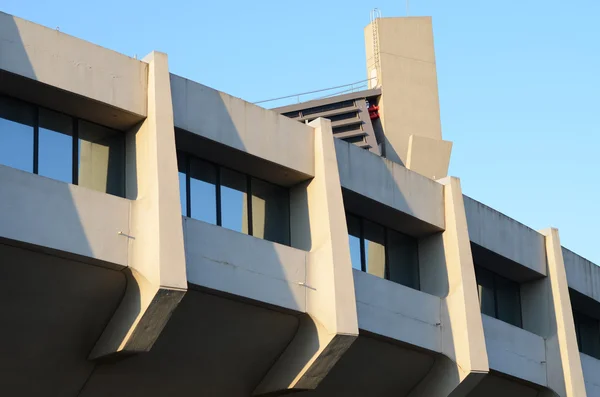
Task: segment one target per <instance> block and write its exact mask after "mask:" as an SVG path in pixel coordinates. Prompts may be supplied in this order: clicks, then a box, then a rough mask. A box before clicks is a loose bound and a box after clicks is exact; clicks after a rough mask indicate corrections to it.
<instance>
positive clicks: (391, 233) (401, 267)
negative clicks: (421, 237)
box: [387, 229, 419, 289]
mask: <svg viewBox="0 0 600 397" xmlns="http://www.w3.org/2000/svg"><path fill="white" fill-rule="evenodd" d="M387 250H388V254H387V255H388V277H389V279H390V280H391V281H394V282H396V283H399V284H402V285H406V286H407V287H411V288H414V289H419V244H418V241H417V239H416V238H414V237H411V236H407V235H406V234H402V233H399V232H397V231H395V230H391V229H388V240H387Z"/></svg>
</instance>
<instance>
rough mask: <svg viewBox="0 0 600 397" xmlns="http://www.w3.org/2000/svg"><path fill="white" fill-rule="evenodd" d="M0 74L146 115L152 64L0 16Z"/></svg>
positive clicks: (42, 27)
mask: <svg viewBox="0 0 600 397" xmlns="http://www.w3.org/2000/svg"><path fill="white" fill-rule="evenodd" d="M0 54H1V56H0V69H3V70H6V71H8V72H11V73H14V74H16V75H19V76H23V77H26V78H28V79H32V80H35V81H39V82H40V83H44V84H48V85H50V86H54V87H57V88H60V89H62V90H65V91H69V92H73V93H76V94H79V95H82V96H84V97H87V98H91V99H93V100H96V101H99V102H103V103H106V104H109V105H111V106H114V107H117V108H120V109H124V110H126V111H128V112H131V113H134V114H137V115H141V116H145V115H146V105H147V104H146V92H147V91H146V89H147V73H148V64H147V63H145V62H141V61H139V60H136V59H133V58H130V57H128V56H125V55H122V54H119V53H117V52H114V51H111V50H108V49H106V48H102V47H100V46H97V45H95V44H92V43H88V42H86V41H84V40H81V39H78V38H75V37H73V36H69V35H67V34H64V33H61V32H60V31H58V30H56V29H49V28H46V27H44V26H41V25H37V24H34V23H32V22H29V21H26V20H23V19H21V18H17V17H13V16H12V15H9V14H5V13H2V12H0Z"/></svg>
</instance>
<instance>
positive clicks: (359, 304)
mask: <svg viewBox="0 0 600 397" xmlns="http://www.w3.org/2000/svg"><path fill="white" fill-rule="evenodd" d="M353 274H354V289H355V291H356V309H357V311H358V327H359V328H360V329H361V330H365V331H368V332H372V333H374V334H378V335H382V336H385V337H387V338H391V339H396V340H399V341H402V342H406V343H409V344H411V345H415V346H418V347H421V348H423V349H427V350H431V351H434V352H437V353H441V351H442V346H441V344H442V329H441V313H440V310H441V300H440V298H438V297H437V296H433V295H429V294H426V293H424V292H421V291H417V290H414V289H412V288H408V287H405V286H403V285H400V284H397V283H394V282H391V281H388V280H384V279H382V278H380V277H377V276H373V275H371V274H368V273H365V272H361V271H359V270H354V271H353Z"/></svg>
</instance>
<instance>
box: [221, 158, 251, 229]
mask: <svg viewBox="0 0 600 397" xmlns="http://www.w3.org/2000/svg"><path fill="white" fill-rule="evenodd" d="M220 173H221V226H223V227H225V228H227V229H231V230H235V231H237V232H241V233H246V234H247V233H248V197H247V194H246V192H247V186H248V185H247V184H248V182H247V180H246V175H244V174H241V173H239V172H236V171H232V170H229V169H227V168H221V170H220Z"/></svg>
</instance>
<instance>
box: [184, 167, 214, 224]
mask: <svg viewBox="0 0 600 397" xmlns="http://www.w3.org/2000/svg"><path fill="white" fill-rule="evenodd" d="M190 200H191V203H190V204H191V213H190V217H192V218H194V219H198V220H200V221H204V222H208V223H212V224H213V225H216V224H217V204H216V203H217V169H216V167H215V166H214V165H212V164H210V163H207V162H206V161H203V160H200V159H197V158H191V159H190Z"/></svg>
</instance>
